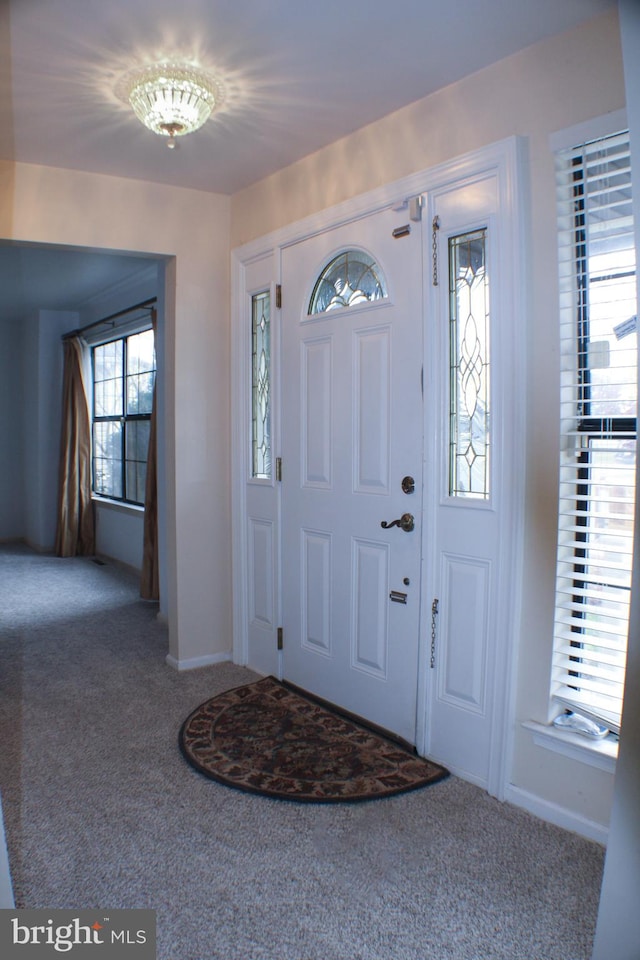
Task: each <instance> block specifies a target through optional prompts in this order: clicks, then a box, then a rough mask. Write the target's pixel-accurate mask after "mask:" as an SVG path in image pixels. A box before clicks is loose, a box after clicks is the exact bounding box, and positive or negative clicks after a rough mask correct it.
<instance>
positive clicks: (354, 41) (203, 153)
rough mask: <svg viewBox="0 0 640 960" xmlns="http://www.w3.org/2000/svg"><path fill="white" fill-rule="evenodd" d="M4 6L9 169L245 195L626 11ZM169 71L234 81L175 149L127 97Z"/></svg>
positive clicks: (430, 5)
mask: <svg viewBox="0 0 640 960" xmlns="http://www.w3.org/2000/svg"><path fill="white" fill-rule="evenodd" d="M0 5H1V9H0V158H7V159H15V160H18V161H23V162H26V163H38V164H45V165H49V166H56V167H64V168H68V169H74V170H87V171H92V172H97V173H106V174H112V175H116V176H121V177H131V178H133V179H142V180H152V181H157V182H159V183H166V184H173V185H179V186H184V187H193V188H195V189H199V190H207V191H214V192H217V193H224V194H232V193H234V192H235V191H237V190H240V189H242V188H243V187H245V186H247V185H248V184H250V183H252V182H254V181H256V180H258V179H261V178H262V177H265V176H267V175H268V174H270V173H272V172H274V171H275V170H278V169H279V168H281V167H283V166H286V165H287V164H289V163H292V162H294V161H295V160H297V159H299V158H301V157H303V156H306V155H307V154H309V153H312V152H313V151H315V150H317V149H319V148H320V147H322V146H324V145H326V144H328V143H331V142H333V141H334V140H337V139H339V138H340V137H343V136H345V135H346V134H348V133H350V132H352V131H353V130H355V129H357V128H359V127H361V126H363V125H365V124H367V123H370V122H372V121H374V120H377V119H379V118H380V117H382V116H384V115H385V114H387V113H389V112H391V111H393V110H396V109H398V108H399V107H401V106H404V105H405V104H407V103H411V102H413V101H414V100H417V99H420V98H421V97H424V96H426V95H427V94H429V93H431V92H432V91H434V90H436V89H438V88H440V87H442V86H445V85H447V84H449V83H452V82H454V81H456V80H458V79H460V78H461V77H463V76H465V75H467V74H470V73H473V72H474V71H476V70H479V69H481V68H482V67H484V66H487V65H488V64H490V63H492V62H494V61H496V60H499V59H501V58H503V57H505V56H508V55H510V54H512V53H515V52H516V51H517V50H519V49H522V48H523V47H525V46H528V45H530V44H532V43H535V42H536V41H538V40H540V39H542V38H544V37H547V36H550V35H553V34H556V33H559V32H562V31H564V30H566V29H569V28H571V27H573V26H574V25H576V24H578V23H580V22H581V21H584V20H587V19H589V18H591V17H593V16H595V15H597V14H599V13H601V12H603V11H604V10H606V9H608V8H610V7H611V6H613V5H615V0H322V2H319V3H318V2H311V0H0ZM7 9H8V11H9V23H8V24H7V22H6V20H7V18H6V12H7ZM161 59H186V60H190V61H193V62H196V63H198V64H200V65H201V66H203V67H206V68H208V69H210V70H211V71H212V72H215V73H217V74H218V75H219V76H220V77H221V78H222V80H223V82H224V83H225V85H226V99H225V103H224V105H223V107H222V109H221V110H220V111H219V112H217V113H216V114H214V117H213V118H212V119H211V120H209V121H208V122H207V123H206V124H205V126H204V127H203V128H202V129H201V130H200V131H198V132H197V133H195V134H192V135H190V136H187V137H183V138H180V140H179V141H178V143H179V146H178V148H177V149H175V150H173V151H172V150H168V149H167V147H166V143H165V141H164V138H161V137H158V136H156V135H155V134H153V133H151V132H150V131H148V130H146V129H145V128H144V127H143V126H142V125H141V124H140V123H139V121H138V120H137V119H136V118H135V117H134V115H133V113H132V111H131V110H130V108H129V107H128V105H125V104H123V103H122V102H121V101H120V100H119V99H118V98H117V96H116V94H115V92H114V90H115V87H116V84H117V82H118V80H119V78H120V77H121V76H122V74H123V73H125V72H126V71H127V70H129V69H131V68H132V67H134V66H137V65H142V64H146V63H150V62H155V61H157V60H161ZM7 249H8V248H6V247H5V248H0V264H1V260H2V257H3V256H6V255H7ZM27 255H28V251H27V250H25V249H23V250H22V254H21V256H22V260H23V262H24V261H25V257H27ZM112 266H115V261H113V262H112ZM60 269H61V268H60V266H59V271H58V275H59V276H60V278H61V279H62V277H61V275H60ZM1 277H2V268H1V265H0V278H1ZM69 282H71V281H70V280H69ZM2 313H5V310H3V311H2ZM2 313H0V316H1V315H2Z"/></svg>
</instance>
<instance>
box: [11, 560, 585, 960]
mask: <svg viewBox="0 0 640 960" xmlns="http://www.w3.org/2000/svg"><path fill="white" fill-rule="evenodd" d="M155 614H156V608H155V606H154V605H153V604H147V603H145V602H143V601H141V600H139V599H138V598H137V584H136V581H135V579H132V578H131V576H130V574H129V573H128V572H126V571H123V570H122V569H120V568H118V567H117V566H116V565H112V564H108V565H106V566H97V565H96V564H94V563H93V562H92V561H90V560H85V559H75V560H57V559H53V558H47V557H40V556H36V555H34V554H32V553H30V552H29V551H28V550H27V549H26V548H24V547H15V548H7V547H5V548H4V549H2V550H1V551H0V617H1V624H2V632H1V638H0V639H1V642H0V722H1V725H2V726H1V729H2V756H1V760H0V790H1V791H2V798H3V805H4V812H5V821H6V829H7V842H8V846H9V854H10V858H11V866H12V872H13V881H14V892H15V897H16V903H17V906H19V907H31V908H36V907H42V908H45V907H49V908H55V907H71V908H83V907H100V908H113V909H115V908H124V907H146V908H152V909H154V910H156V911H157V918H158V960H432V958H433V960H435V958H438V960H494V958H495V960H588V957H589V956H590V952H591V943H592V938H593V931H594V924H595V917H596V912H597V904H598V895H599V887H600V881H601V874H602V864H603V852H602V850H601V848H600V847H599V846H598V845H596V844H594V843H590V842H589V841H586V840H583V839H580V838H578V837H576V836H574V835H572V834H569V833H566V832H564V831H562V830H560V829H558V828H556V827H553V826H551V825H549V824H545V823H543V822H541V821H538V820H537V819H535V818H534V817H532V816H530V815H529V814H527V813H525V812H523V811H521V810H519V809H517V808H514V807H511V806H509V805H506V804H500V803H498V802H497V801H496V800H494V799H492V798H490V797H488V796H487V795H486V794H485V793H484V792H483V791H481V790H479V789H478V788H476V787H473V786H471V785H469V784H467V783H464V782H463V781H461V780H459V779H457V778H455V777H450V778H449V779H448V780H445V781H443V782H441V783H438V784H435V785H434V786H431V787H428V788H427V789H425V790H419V791H417V792H415V793H410V794H406V795H403V796H399V797H394V798H390V799H387V800H380V801H373V802H370V803H366V804H358V805H355V806H351V805H348V806H340V805H337V806H333V805H332V806H330V807H326V806H315V805H308V804H305V805H300V804H295V803H287V802H283V801H277V800H269V799H265V798H262V797H257V796H252V795H249V794H245V793H240V792H237V791H234V790H232V789H230V788H228V787H225V786H223V785H221V784H217V783H215V782H213V781H211V780H208V779H206V778H205V777H203V776H201V775H200V774H198V773H197V772H196V771H194V770H193V769H192V768H191V767H190V766H188V765H187V763H186V762H185V760H184V759H183V758H182V756H181V754H180V751H179V749H178V744H177V737H178V731H179V728H180V725H181V723H182V721H183V720H184V718H185V717H186V716H187V714H188V713H189V712H190V711H191V710H192V709H193V708H194V707H195V706H197V704H199V703H201V702H202V701H203V700H205V699H207V698H208V697H210V696H213V695H214V694H216V693H218V692H221V691H223V690H225V689H228V688H229V687H231V686H236V685H238V684H241V683H244V682H247V681H249V680H250V679H254V676H255V675H254V674H252V673H250V672H249V671H247V670H246V669H244V668H241V667H236V666H233V665H231V664H223V665H221V666H217V667H211V668H208V669H204V670H200V671H195V672H189V673H185V674H178V673H177V672H175V671H173V670H172V669H171V668H169V667H167V666H166V665H165V661H164V657H165V653H166V649H167V643H166V636H165V632H164V629H163V627H161V626H160V625H159V623H158V621H157V620H156V618H155Z"/></svg>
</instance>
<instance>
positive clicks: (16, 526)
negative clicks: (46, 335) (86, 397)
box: [0, 322, 25, 541]
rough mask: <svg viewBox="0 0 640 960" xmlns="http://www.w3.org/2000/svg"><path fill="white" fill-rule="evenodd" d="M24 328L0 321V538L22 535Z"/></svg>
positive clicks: (15, 537)
mask: <svg viewBox="0 0 640 960" xmlns="http://www.w3.org/2000/svg"><path fill="white" fill-rule="evenodd" d="M22 349H23V329H22V326H21V324H19V323H14V322H4V323H2V322H0V410H1V411H2V415H1V416H0V456H1V457H2V463H3V465H4V466H3V469H2V470H0V541H2V540H17V539H20V538H21V537H23V536H24V463H23V446H22V409H23V404H24V399H25V398H24V395H23V377H22V369H21V366H22Z"/></svg>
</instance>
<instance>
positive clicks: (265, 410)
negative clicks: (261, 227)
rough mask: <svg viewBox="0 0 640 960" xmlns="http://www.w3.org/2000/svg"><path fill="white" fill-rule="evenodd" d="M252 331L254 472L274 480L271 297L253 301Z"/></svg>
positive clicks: (261, 295)
mask: <svg viewBox="0 0 640 960" xmlns="http://www.w3.org/2000/svg"><path fill="white" fill-rule="evenodd" d="M251 331H252V375H251V380H252V383H251V400H252V404H251V405H252V436H251V450H252V470H251V475H252V476H253V477H256V478H258V479H262V480H270V479H271V295H270V293H269V291H268V290H267V291H265V292H263V293H256V294H254V296H253V297H252V298H251Z"/></svg>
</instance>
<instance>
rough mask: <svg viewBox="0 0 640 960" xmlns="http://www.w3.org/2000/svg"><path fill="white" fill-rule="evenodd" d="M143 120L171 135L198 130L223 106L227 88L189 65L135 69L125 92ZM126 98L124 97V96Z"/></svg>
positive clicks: (171, 141)
mask: <svg viewBox="0 0 640 960" xmlns="http://www.w3.org/2000/svg"><path fill="white" fill-rule="evenodd" d="M122 92H123V93H124V95H125V97H126V99H127V100H128V101H129V103H130V104H131V106H132V108H133V111H134V113H135V115H136V116H137V117H138V119H139V120H140V122H141V123H143V124H144V125H145V127H148V128H149V130H153V132H154V133H157V134H160V135H161V136H165V137H168V138H169V141H168V146H170V147H173V146H175V137H182V136H184V135H185V134H187V133H193V132H194V130H198V129H199V128H200V127H201V126H202V125H203V124H204V123H205V122H206V121H207V120H208V119H209V117H210V116H211V114H212V113H213V111H214V110H215V109H216V108H217V107H219V106H220V104H221V102H222V99H223V95H224V93H223V88H222V85H221V84H220V82H219V81H218V80H217V79H215V78H214V77H212V76H211V75H210V74H207V73H205V72H204V71H203V70H199V69H198V68H197V67H192V66H190V65H185V64H173V63H160V64H156V65H155V66H151V67H143V68H142V69H140V70H136V71H133V72H132V73H130V74H127V76H126V77H125V78H124V87H123V91H122ZM123 99H124V97H123Z"/></svg>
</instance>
